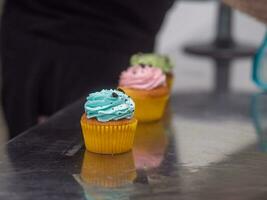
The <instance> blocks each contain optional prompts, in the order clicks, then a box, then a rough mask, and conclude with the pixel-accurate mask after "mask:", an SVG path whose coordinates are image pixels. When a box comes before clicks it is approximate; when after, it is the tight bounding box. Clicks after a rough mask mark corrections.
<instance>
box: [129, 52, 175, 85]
mask: <svg viewBox="0 0 267 200" xmlns="http://www.w3.org/2000/svg"><path fill="white" fill-rule="evenodd" d="M130 64H131V65H139V64H144V65H151V66H154V67H158V68H160V69H161V70H162V71H163V72H164V73H165V74H166V77H167V80H166V81H167V85H168V87H169V89H171V88H172V85H173V73H172V68H173V64H172V62H171V61H170V59H169V58H168V57H167V56H164V55H159V54H154V53H138V54H135V55H133V56H132V57H131V60H130Z"/></svg>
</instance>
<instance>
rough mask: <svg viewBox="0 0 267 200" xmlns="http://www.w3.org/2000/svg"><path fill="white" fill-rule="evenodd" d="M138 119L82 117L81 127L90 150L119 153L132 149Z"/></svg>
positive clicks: (87, 147)
mask: <svg viewBox="0 0 267 200" xmlns="http://www.w3.org/2000/svg"><path fill="white" fill-rule="evenodd" d="M136 126H137V120H136V119H130V120H118V121H111V122H98V121H97V120H95V119H94V120H92V119H87V118H86V116H85V114H83V116H82V118H81V127H82V132H83V137H84V142H85V147H86V149H87V150H88V151H91V152H94V153H100V154H119V153H124V152H127V151H130V150H131V149H132V146H133V142H134V136H135V130H136Z"/></svg>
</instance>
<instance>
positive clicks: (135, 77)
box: [119, 65, 169, 121]
mask: <svg viewBox="0 0 267 200" xmlns="http://www.w3.org/2000/svg"><path fill="white" fill-rule="evenodd" d="M119 87H120V88H121V89H122V90H124V91H125V92H126V93H127V94H128V95H130V96H131V97H132V98H133V100H134V102H135V105H136V111H135V116H136V118H137V119H138V120H140V121H154V120H158V119H160V118H161V117H162V115H163V113H164V108H165V105H166V103H167V100H168V98H169V90H168V87H167V86H166V76H165V74H164V73H163V72H162V71H161V70H160V69H159V68H155V67H149V66H144V65H136V66H133V67H130V68H128V69H127V70H126V71H123V72H122V74H121V76H120V81H119Z"/></svg>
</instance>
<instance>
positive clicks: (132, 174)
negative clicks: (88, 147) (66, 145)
mask: <svg viewBox="0 0 267 200" xmlns="http://www.w3.org/2000/svg"><path fill="white" fill-rule="evenodd" d="M80 177H81V179H82V181H83V182H84V183H86V184H89V185H92V186H100V187H105V188H115V187H122V186H124V185H127V184H131V183H132V182H133V181H134V179H135V178H136V169H135V165H134V159H133V154H132V151H130V152H127V153H124V154H118V155H101V154H95V153H91V152H88V151H85V152H84V158H83V164H82V169H81V175H80Z"/></svg>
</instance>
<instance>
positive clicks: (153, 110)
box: [131, 94, 169, 122]
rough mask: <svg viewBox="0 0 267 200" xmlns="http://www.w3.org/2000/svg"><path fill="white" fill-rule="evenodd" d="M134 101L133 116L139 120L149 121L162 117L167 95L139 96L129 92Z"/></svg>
mask: <svg viewBox="0 0 267 200" xmlns="http://www.w3.org/2000/svg"><path fill="white" fill-rule="evenodd" d="M131 98H132V99H133V100H134V102H135V114H134V115H135V117H136V118H137V119H138V121H141V122H151V121H156V120H159V119H161V118H162V116H163V114H164V110H165V106H166V103H167V101H168V98H169V96H168V95H164V96H162V97H140V96H135V95H134V94H131Z"/></svg>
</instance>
